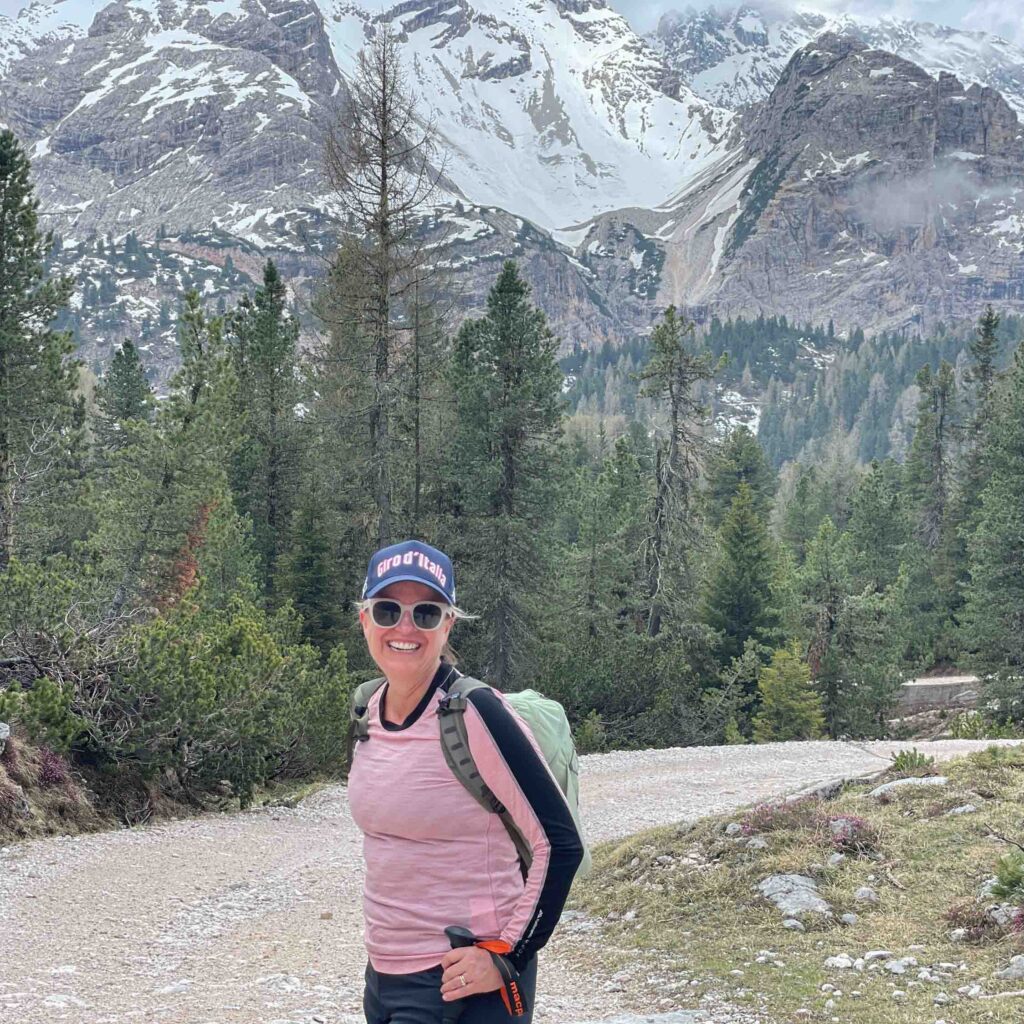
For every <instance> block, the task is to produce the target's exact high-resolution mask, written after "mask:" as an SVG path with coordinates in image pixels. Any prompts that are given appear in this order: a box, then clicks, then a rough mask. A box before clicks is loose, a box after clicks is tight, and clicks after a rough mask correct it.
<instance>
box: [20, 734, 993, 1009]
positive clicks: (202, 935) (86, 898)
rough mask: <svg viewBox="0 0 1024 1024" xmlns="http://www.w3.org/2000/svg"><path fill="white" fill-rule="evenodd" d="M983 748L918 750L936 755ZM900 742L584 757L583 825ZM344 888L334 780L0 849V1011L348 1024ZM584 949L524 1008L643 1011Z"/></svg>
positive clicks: (688, 804) (658, 813)
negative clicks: (308, 791) (294, 800)
mask: <svg viewBox="0 0 1024 1024" xmlns="http://www.w3.org/2000/svg"><path fill="white" fill-rule="evenodd" d="M904 745H905V744H904ZM986 745H987V744H986V743H984V742H970V741H941V742H935V743H920V744H918V745H917V746H918V749H920V750H922V751H926V752H928V753H933V754H935V755H936V756H937V757H939V758H942V757H950V756H954V755H956V754H959V753H962V752H964V751H967V750H973V749H978V748H981V747H984V746H986ZM900 746H901V744H899V743H892V742H882V743H868V744H851V743H829V742H815V743H773V744H764V745H761V746H734V747H690V748H684V749H672V750H660V751H641V752H620V753H613V754H601V755H593V756H590V757H586V758H584V759H583V770H582V775H583V778H582V801H583V807H584V814H585V820H586V822H587V826H588V831H589V836H590V839H591V840H592V841H599V840H604V839H613V838H619V837H623V836H626V835H629V834H631V833H633V832H635V831H637V830H640V829H643V828H646V827H649V826H651V825H656V824H665V823H669V822H673V821H679V820H684V819H690V820H692V819H694V818H697V817H701V816H703V815H705V814H709V813H714V812H720V811H725V810H728V809H730V808H733V807H737V806H741V805H743V804H747V803H751V802H755V801H757V800H760V799H764V798H766V797H769V796H776V795H780V794H782V793H786V792H791V791H793V790H795V789H800V788H803V787H806V786H810V785H814V784H817V783H823V782H826V781H828V780H830V779H834V778H837V777H850V776H854V775H858V774H865V773H868V772H871V771H874V770H876V769H878V768H881V767H884V765H885V764H886V762H887V759H888V755H889V753H890V752H892V751H894V750H896V749H899V747H900ZM360 884H361V868H360V840H359V836H358V833H357V832H356V829H355V828H354V826H353V824H352V821H351V818H350V817H349V813H348V804H347V799H346V793H345V789H344V787H342V786H331V787H328V788H326V789H324V790H322V791H320V792H318V793H316V794H315V795H314V796H312V797H310V798H309V799H307V800H305V801H304V802H303V803H302V804H301V805H300V806H299V807H297V808H294V809H287V808H269V809H268V808H264V809H259V810H254V811H250V812H246V813H241V814H226V815H208V816H205V817H203V818H198V819H192V820H187V821H174V822H169V823H165V824H161V825H154V826H150V827H147V828H144V829H137V830H124V831H117V832H105V833H100V834H97V835H91V836H83V837H75V838H60V839H46V840H40V841H35V842H30V843H24V844H20V845H16V846H11V847H5V848H3V849H2V850H0V1020H11V1021H17V1022H18V1024H37V1022H38V1024H42V1022H47V1024H49V1022H52V1021H67V1022H71V1024H127V1022H132V1021H158V1022H164V1024H234V1022H238V1024H242V1022H244V1024H314V1022H323V1024H360V1022H361V1021H362V1016H361V1014H360V1013H359V999H360V984H361V977H362V969H363V966H364V964H365V959H364V954H363V949H362V945H361V921H360V907H359V892H360ZM586 945H587V944H586V942H585V941H583V942H580V941H579V939H578V938H577V939H575V940H574V938H573V935H572V929H571V928H565V929H563V934H562V936H561V937H559V935H558V933H556V936H555V938H554V939H553V940H552V943H551V944H550V946H549V948H548V949H547V950H545V952H544V953H543V954H542V960H543V963H542V972H541V979H542V981H541V995H540V999H539V1000H538V1001H539V1003H540V1006H539V1009H538V1012H537V1014H536V1015H535V1020H538V1021H550V1022H552V1024H555V1022H557V1024H573V1022H582V1021H598V1020H605V1021H608V1019H609V1018H616V1019H617V1020H621V1021H622V1022H623V1024H628V1022H630V1021H632V1022H634V1024H637V1022H638V1021H640V1020H646V1019H648V1018H637V1017H623V1016H622V1015H624V1014H628V1013H629V1012H630V1011H633V1012H635V1011H637V1010H645V1011H647V1012H654V1011H655V1010H656V1007H654V1006H651V1007H638V1006H636V1005H629V1003H628V1000H629V996H628V994H626V993H620V992H614V991H607V990H606V989H605V983H606V979H604V978H601V977H595V976H594V975H593V974H592V973H591V970H588V966H587V961H586ZM649 1019H650V1020H652V1021H653V1020H655V1019H656V1018H654V1017H651V1018H649ZM690 1019H691V1017H690V1015H689V1014H672V1015H669V1016H664V1017H662V1018H660V1022H661V1024H669V1022H670V1021H689V1020H690ZM692 1019H694V1020H697V1019H698V1018H696V1017H695V1018H692ZM699 1019H700V1020H704V1019H705V1018H704V1017H700V1018H699ZM708 1019H712V1018H708ZM713 1019H714V1020H715V1021H727V1020H728V1021H738V1020H740V1019H752V1018H740V1017H738V1016H729V1015H725V1016H723V1015H721V1014H714V1015H713ZM608 1024H611V1022H610V1021H608Z"/></svg>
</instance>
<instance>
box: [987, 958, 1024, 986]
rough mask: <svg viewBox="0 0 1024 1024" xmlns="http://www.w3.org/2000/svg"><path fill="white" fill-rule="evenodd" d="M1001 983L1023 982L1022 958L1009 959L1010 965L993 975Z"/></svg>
mask: <svg viewBox="0 0 1024 1024" xmlns="http://www.w3.org/2000/svg"><path fill="white" fill-rule="evenodd" d="M993 977H995V978H999V979H1000V980H1001V981H1024V956H1012V957H1010V964H1009V966H1008V967H1004V968H1003V969H1002V970H1001V971H996V972H995V974H994V975H993Z"/></svg>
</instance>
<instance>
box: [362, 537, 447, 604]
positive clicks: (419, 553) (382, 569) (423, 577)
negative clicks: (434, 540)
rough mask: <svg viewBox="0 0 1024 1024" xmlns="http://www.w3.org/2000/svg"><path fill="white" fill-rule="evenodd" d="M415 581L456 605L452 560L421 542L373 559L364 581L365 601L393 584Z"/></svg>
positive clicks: (383, 551) (391, 549) (405, 543)
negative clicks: (402, 581) (424, 584)
mask: <svg viewBox="0 0 1024 1024" xmlns="http://www.w3.org/2000/svg"><path fill="white" fill-rule="evenodd" d="M400 580H414V581H415V582H417V583H426V585H427V586H428V587H432V588H433V589H434V590H436V591H437V592H438V593H439V594H440V595H441V596H442V597H443V598H444V599H445V600H446V601H447V602H448V603H449V604H455V570H454V569H453V568H452V560H451V559H450V558H449V557H448V556H447V555H446V554H445V553H444V552H443V551H438V549H437V548H435V547H431V545H429V544H424V543H423V542H422V541H419V540H404V541H402V542H401V543H400V544H392V545H390V546H389V547H386V548H381V549H380V551H377V552H375V553H374V554H373V556H372V557H371V558H370V565H369V567H368V568H367V570H366V579H365V580H364V581H363V597H364V598H367V597H373V596H374V594H376V593H378V592H379V591H381V590H383V589H384V588H385V587H386V586H388V585H389V584H391V583H398V582H399V581H400Z"/></svg>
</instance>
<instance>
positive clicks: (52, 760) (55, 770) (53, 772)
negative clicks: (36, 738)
mask: <svg viewBox="0 0 1024 1024" xmlns="http://www.w3.org/2000/svg"><path fill="white" fill-rule="evenodd" d="M39 753H40V758H39V784H40V785H41V786H59V785H61V784H62V783H65V782H67V781H68V779H69V778H70V772H69V771H68V766H67V762H66V761H65V760H64V758H62V757H61V756H60V755H59V754H55V753H54V752H53V751H52V750H47V749H46V748H45V747H44V748H43V749H42V750H41V751H40V752H39Z"/></svg>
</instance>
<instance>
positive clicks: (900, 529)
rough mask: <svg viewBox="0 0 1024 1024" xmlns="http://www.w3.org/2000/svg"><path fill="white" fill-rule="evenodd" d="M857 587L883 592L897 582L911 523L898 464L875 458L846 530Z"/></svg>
mask: <svg viewBox="0 0 1024 1024" xmlns="http://www.w3.org/2000/svg"><path fill="white" fill-rule="evenodd" d="M847 534H848V536H849V543H850V558H849V566H850V572H851V575H852V577H853V581H854V586H855V587H856V588H857V589H861V588H863V587H865V586H869V587H871V588H872V589H874V590H875V591H878V592H881V591H883V590H885V588H886V587H887V586H890V585H891V584H892V583H894V582H895V581H896V577H897V576H898V575H899V568H900V563H901V560H902V558H903V554H904V550H905V548H906V546H907V544H908V543H909V541H910V524H909V522H908V519H907V513H906V508H905V504H904V500H903V495H902V493H901V488H900V470H899V467H898V466H896V464H895V463H893V462H891V461H889V460H887V461H886V462H884V463H879V462H878V461H873V462H872V463H871V466H870V468H869V469H868V471H867V473H865V474H864V475H863V476H862V477H861V478H860V481H859V482H858V484H857V489H856V490H855V491H854V493H853V510H852V512H851V514H850V523H849V528H848V530H847Z"/></svg>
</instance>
